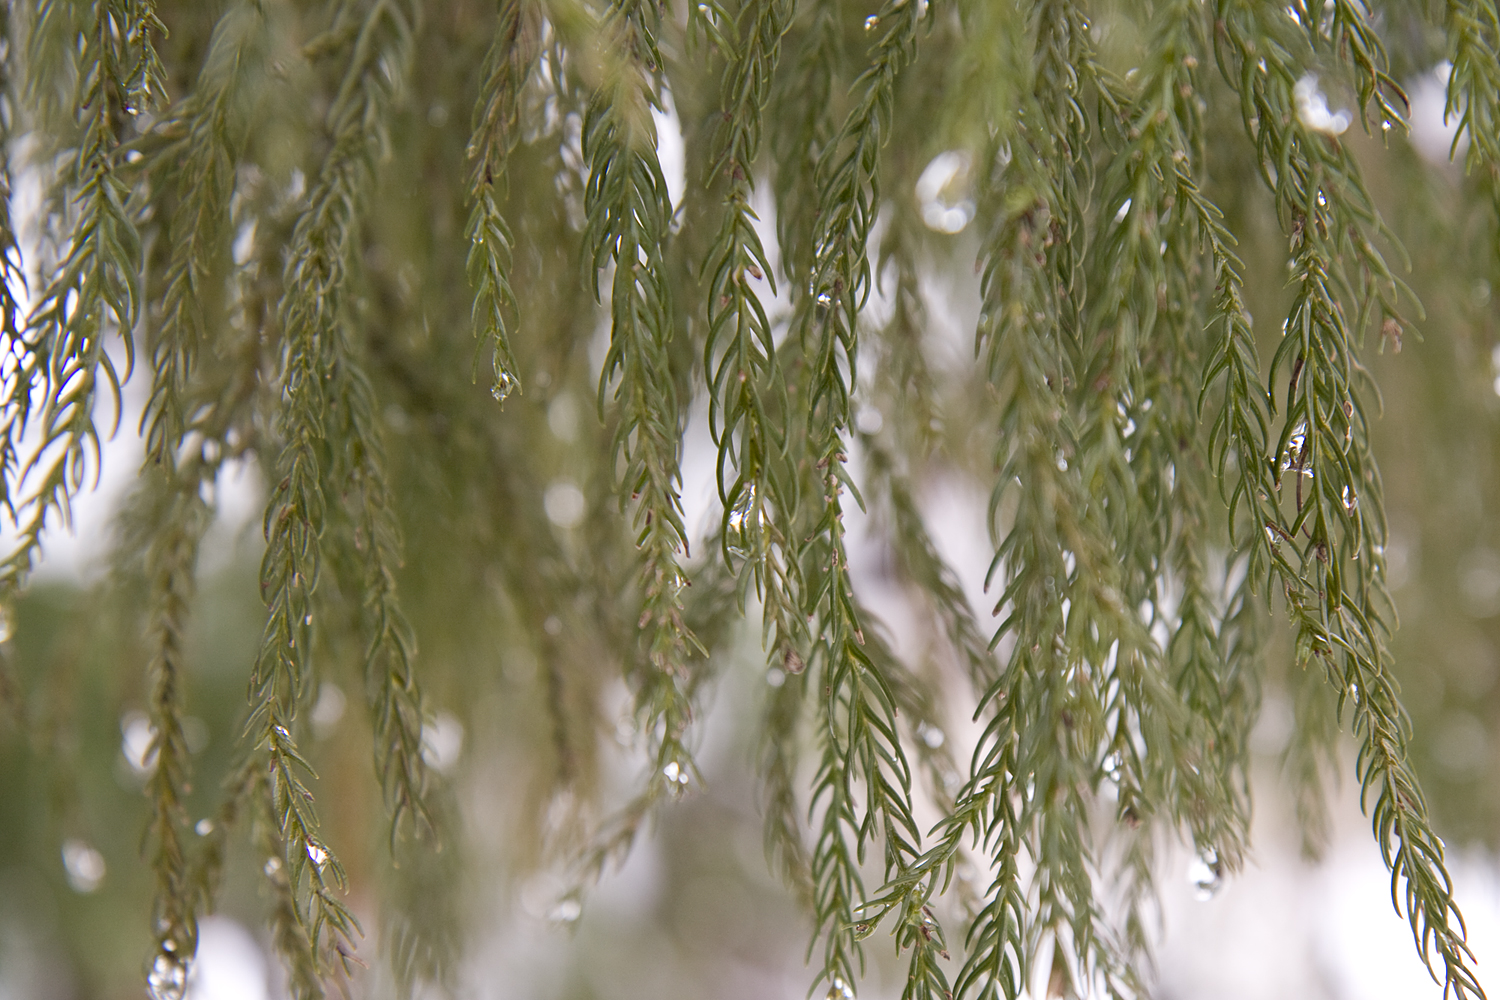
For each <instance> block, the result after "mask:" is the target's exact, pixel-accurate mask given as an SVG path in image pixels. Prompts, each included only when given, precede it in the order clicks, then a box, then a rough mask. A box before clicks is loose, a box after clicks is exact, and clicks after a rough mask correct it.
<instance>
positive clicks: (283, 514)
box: [247, 0, 427, 994]
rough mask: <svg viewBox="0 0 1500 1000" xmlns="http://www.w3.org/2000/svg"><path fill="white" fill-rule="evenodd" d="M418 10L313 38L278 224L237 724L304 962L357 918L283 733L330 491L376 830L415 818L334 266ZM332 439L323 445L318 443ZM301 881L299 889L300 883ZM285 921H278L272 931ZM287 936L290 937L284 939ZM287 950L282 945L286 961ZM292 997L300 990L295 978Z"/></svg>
mask: <svg viewBox="0 0 1500 1000" xmlns="http://www.w3.org/2000/svg"><path fill="white" fill-rule="evenodd" d="M417 16H418V10H417V8H416V7H415V6H414V5H412V4H407V3H400V2H397V0H375V2H373V3H371V4H370V5H369V6H368V7H367V8H366V9H365V11H364V14H363V17H362V18H361V19H360V20H359V21H357V22H355V21H352V20H351V21H347V22H345V21H342V18H344V17H352V15H351V14H350V13H349V12H348V11H346V10H345V9H344V8H340V18H339V19H336V23H335V24H334V26H333V27H332V28H331V29H330V34H329V36H328V39H329V40H328V42H326V43H325V42H323V41H322V40H315V41H314V42H313V43H312V44H310V46H309V49H311V50H314V51H318V50H320V49H321V48H323V47H326V46H329V45H331V46H332V48H333V50H334V51H339V50H343V49H345V48H347V50H348V51H349V53H350V55H349V64H348V68H347V69H346V71H345V73H344V75H343V78H342V82H341V83H340V86H339V91H338V94H337V97H336V98H335V100H334V103H333V105H332V106H331V108H330V110H329V115H328V123H329V127H330V129H331V131H332V134H333V147H332V149H331V151H330V152H329V154H328V156H327V158H326V159H325V161H324V163H323V165H322V169H321V171H320V173H319V175H318V177H317V179H316V180H315V182H314V184H313V187H312V190H311V191H310V192H309V196H308V205H307V208H306V210H305V211H304V212H303V214H302V215H301V217H300V218H299V219H298V222H297V226H296V229H295V231H294V233H293V236H292V251H291V257H290V259H289V260H288V262H287V267H286V278H285V283H286V295H285V299H284V300H283V304H282V308H281V322H282V326H283V327H284V338H283V348H282V383H283V390H282V400H283V404H282V412H281V414H280V418H279V419H280V436H281V438H282V440H283V441H284V444H283V446H282V453H281V457H280V461H279V463H278V473H279V475H280V477H281V478H280V481H279V482H278V483H277V485H276V486H275V487H274V488H273V490H272V494H271V498H270V502H269V504H268V506H267V509H266V516H265V533H266V552H265V556H264V558H263V560H262V563H261V590H262V593H263V595H264V597H265V600H266V603H267V606H268V610H269V614H268V617H267V622H266V627H265V634H264V638H263V641H262V646H261V652H260V656H259V657H258V658H257V660H256V665H255V670H254V673H253V675H252V678H251V688H250V697H251V704H252V714H251V719H250V723H249V726H248V727H247V728H248V731H249V732H251V733H253V734H255V737H256V739H257V741H258V746H259V749H260V751H261V752H262V753H263V754H265V757H266V760H267V763H268V767H269V769H270V772H271V775H272V780H271V782H270V783H269V784H268V786H267V791H268V793H269V794H270V795H271V796H272V813H273V815H274V817H275V820H276V823H277V836H278V839H279V841H280V843H281V847H282V849H283V860H284V864H285V874H286V877H287V879H288V880H289V885H290V890H291V892H292V895H293V899H294V903H295V905H294V907H293V912H294V913H295V914H296V917H297V919H298V921H299V922H301V923H302V925H303V930H302V931H300V932H299V933H305V935H306V937H307V939H308V941H309V942H310V946H311V948H312V950H313V953H314V955H315V956H316V960H317V968H318V970H319V971H320V972H326V971H328V970H329V969H330V968H331V966H330V964H329V963H330V958H332V957H333V956H337V958H338V960H339V961H340V962H341V963H342V964H344V965H345V966H347V964H348V962H349V961H350V960H351V958H352V951H351V950H350V949H351V946H352V937H353V936H354V935H356V934H358V932H359V929H358V924H357V922H356V921H355V920H354V917H353V915H352V914H351V913H350V912H349V910H348V909H347V907H345V905H344V904H343V903H342V901H340V900H339V898H338V896H337V893H338V892H339V891H341V890H342V889H343V887H344V884H345V875H344V871H343V868H342V866H340V864H339V863H338V861H337V859H335V858H334V857H333V856H332V854H331V853H330V850H329V848H328V846H327V845H326V844H325V843H324V842H323V841H322V840H321V838H320V836H319V834H318V821H317V816H316V813H315V812H314V810H313V807H312V796H311V794H310V793H309V792H308V789H307V787H306V784H305V783H304V781H303V778H302V774H301V772H302V771H304V770H309V769H308V765H307V762H306V761H305V760H304V759H303V757H302V755H301V753H300V752H299V750H298V748H297V744H296V740H295V737H294V734H293V728H294V726H295V722H296V718H297V715H298V708H299V704H300V702H301V699H302V696H303V693H304V691H305V690H306V687H307V680H308V677H309V676H310V673H311V671H312V662H311V651H312V650H311V645H312V639H313V621H312V615H313V610H314V604H313V593H314V590H315V588H316V586H317V583H318V577H319V573H320V570H321V568H322V565H321V564H322V562H323V559H324V556H325V553H324V552H323V551H322V548H323V544H324V542H323V539H324V533H325V530H326V528H327V526H328V524H329V523H330V518H331V517H332V516H334V515H333V514H332V512H331V511H330V503H331V502H333V503H336V502H338V499H339V498H340V497H341V496H343V495H344V491H345V490H351V491H352V492H353V494H354V496H355V498H356V502H355V503H354V504H352V505H351V506H352V509H351V510H350V515H351V516H352V517H353V519H354V522H355V525H356V538H359V539H361V541H360V543H359V545H358V548H359V552H358V553H357V555H356V556H355V557H354V558H352V559H351V558H350V556H351V554H349V553H334V554H333V555H334V557H335V558H338V559H340V560H341V561H344V560H347V561H350V562H353V563H354V564H356V565H360V566H362V567H363V568H364V576H365V582H366V585H367V588H366V591H365V595H364V600H365V605H364V607H365V617H366V619H367V625H368V626H369V632H368V636H369V642H370V645H369V649H368V652H367V655H366V663H367V666H366V672H367V675H368V677H367V689H368V690H369V691H370V696H371V708H372V709H373V714H374V719H373V721H374V730H375V734H374V735H375V765H376V770H377V772H378V773H379V774H380V776H381V780H382V785H383V787H384V790H385V792H386V796H387V807H388V809H389V811H390V815H391V826H392V836H393V837H395V836H397V835H398V832H399V827H400V824H401V822H402V819H403V818H404V817H405V816H407V815H412V816H414V817H415V818H416V819H417V821H418V823H419V825H420V824H425V823H426V822H427V814H426V808H425V805H424V796H425V794H426V789H425V785H426V781H427V777H426V764H425V763H424V761H423V759H422V754H421V746H422V743H421V739H422V736H421V721H422V720H421V703H420V695H419V693H418V691H417V689H416V686H415V683H414V680H413V678H412V674H411V662H410V660H411V652H412V650H411V645H410V639H409V636H408V635H407V633H406V625H405V621H404V619H403V618H402V617H401V613H400V610H399V608H398V607H397V606H396V603H395V590H394V571H395V569H396V565H397V564H398V560H399V556H398V554H397V552H396V544H397V543H396V539H397V537H398V536H397V529H396V524H395V519H394V518H395V515H394V512H393V511H392V510H391V509H390V504H389V500H388V498H387V496H386V492H387V487H386V484H385V479H384V472H383V469H382V451H381V447H380V442H379V437H378V429H377V427H376V425H375V421H374V414H373V409H372V405H371V399H370V393H369V388H368V382H367V380H366V378H365V376H364V374H363V372H362V371H361V370H360V367H359V360H358V353H357V342H356V341H355V338H354V332H353V330H352V329H351V322H352V314H351V310H352V308H353V303H352V301H351V293H350V290H349V286H348V282H349V274H350V270H351V268H352V267H353V266H354V265H355V262H356V259H357V258H356V256H355V255H356V250H357V247H358V245H359V218H360V213H361V209H362V206H363V204H364V202H365V200H366V199H367V197H368V195H369V188H370V185H371V183H372V180H373V177H372V175H373V171H374V165H375V159H376V157H377V155H378V154H379V152H380V150H381V147H382V144H383V142H384V141H385V139H384V129H385V120H386V118H387V116H388V115H390V114H391V112H392V111H393V109H394V106H395V102H396V101H397V99H398V96H399V92H400V86H401V80H402V76H403V74H404V73H405V71H406V69H407V67H408V65H409V52H410V46H411V38H412V32H413V31H414V30H415V21H416V18H417ZM334 440H338V441H340V442H342V443H341V444H340V445H339V447H338V448H337V449H332V446H331V442H332V441H334ZM304 885H305V888H304ZM289 933H291V932H288V931H282V932H279V938H280V937H284V936H285V935H286V934H289ZM288 940H290V938H288ZM291 957H292V956H290V955H289V956H288V958H291ZM297 988H298V991H299V993H301V994H306V993H308V992H309V991H311V990H312V986H311V985H310V984H308V983H306V982H301V981H299V982H298V983H297Z"/></svg>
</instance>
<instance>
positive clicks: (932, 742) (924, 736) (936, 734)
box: [917, 722, 947, 750]
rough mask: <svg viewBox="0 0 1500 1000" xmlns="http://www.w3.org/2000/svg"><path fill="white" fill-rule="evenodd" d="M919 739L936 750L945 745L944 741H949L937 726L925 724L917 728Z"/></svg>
mask: <svg viewBox="0 0 1500 1000" xmlns="http://www.w3.org/2000/svg"><path fill="white" fill-rule="evenodd" d="M917 738H918V739H919V740H921V741H922V742H923V743H925V744H927V745H928V746H929V747H931V748H932V749H934V750H936V749H937V748H938V747H940V746H942V745H943V741H944V740H946V739H947V736H946V735H945V734H944V733H943V731H942V730H941V729H939V728H938V727H937V726H929V725H928V724H927V723H925V722H923V723H920V724H918V726H917Z"/></svg>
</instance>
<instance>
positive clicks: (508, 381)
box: [490, 370, 521, 403]
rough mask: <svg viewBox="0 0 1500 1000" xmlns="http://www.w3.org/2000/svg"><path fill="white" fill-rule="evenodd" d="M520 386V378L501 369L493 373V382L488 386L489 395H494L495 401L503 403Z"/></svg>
mask: <svg viewBox="0 0 1500 1000" xmlns="http://www.w3.org/2000/svg"><path fill="white" fill-rule="evenodd" d="M520 387H521V380H520V379H518V378H516V377H515V376H514V375H512V374H511V373H510V372H508V371H504V370H501V371H499V372H497V373H496V375H495V384H494V385H493V386H491V387H490V395H491V396H494V397H495V402H497V403H503V402H505V401H506V400H507V399H509V398H510V396H511V394H512V393H514V392H515V391H516V390H517V389H519V388H520Z"/></svg>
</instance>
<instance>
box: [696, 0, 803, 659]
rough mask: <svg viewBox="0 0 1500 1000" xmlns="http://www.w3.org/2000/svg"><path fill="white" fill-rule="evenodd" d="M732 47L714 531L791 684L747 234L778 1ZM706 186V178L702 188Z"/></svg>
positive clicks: (712, 331)
mask: <svg viewBox="0 0 1500 1000" xmlns="http://www.w3.org/2000/svg"><path fill="white" fill-rule="evenodd" d="M740 16H741V17H742V18H743V19H744V20H745V21H746V24H745V30H744V36H745V37H744V41H743V44H740V43H739V41H738V39H736V38H735V37H734V36H733V35H732V34H731V33H730V31H731V30H732V27H733V24H734V22H733V21H731V20H729V19H728V17H727V16H726V15H723V14H722V13H721V14H720V16H719V17H718V18H717V19H716V20H717V21H719V22H720V23H723V24H724V25H725V26H726V27H725V29H723V30H720V29H718V28H715V29H714V32H715V35H716V38H715V42H716V44H717V45H718V46H719V47H720V48H721V49H723V50H726V51H729V52H732V53H734V54H735V58H734V59H733V60H732V61H731V62H730V63H729V65H728V66H727V67H726V71H725V80H724V85H723V91H724V93H725V95H726V96H727V98H728V99H729V102H730V103H729V104H728V105H727V106H726V107H725V108H724V111H723V125H722V127H721V132H720V135H719V137H718V139H717V143H718V150H717V154H718V155H717V159H716V161H715V162H714V165H713V174H714V175H719V176H722V178H723V179H724V183H725V184H726V187H727V190H726V192H725V195H724V206H725V207H724V218H723V221H722V222H721V223H720V227H719V233H718V236H717V238H716V239H715V241H714V245H713V248H712V249H711V250H710V251H709V256H708V258H707V260H705V261H704V273H705V274H706V275H708V276H709V280H708V288H707V293H708V337H707V341H706V343H705V345H704V356H703V365H704V370H705V371H706V372H707V373H708V381H709V388H710V399H709V433H710V434H711V436H712V437H713V440H714V443H715V445H717V447H718V462H717V473H718V486H719V499H720V502H721V503H722V504H723V508H724V513H723V522H722V524H721V527H720V537H721V550H722V553H723V556H724V559H725V561H726V562H727V563H730V564H736V563H737V564H739V566H740V580H741V584H740V593H741V602H742V604H743V603H745V602H746V601H747V600H748V597H749V593H750V591H751V590H752V589H753V590H754V593H755V597H756V598H757V599H758V601H759V602H760V605H761V614H762V621H763V628H764V632H765V634H766V635H767V636H771V637H772V638H771V643H770V645H771V649H772V655H773V658H774V659H775V660H776V661H777V662H779V663H780V664H781V666H783V667H784V668H785V669H786V670H787V672H789V673H793V674H796V673H800V672H801V671H802V669H803V662H804V655H805V642H806V639H805V636H804V635H803V633H804V632H805V629H804V628H803V626H802V624H801V621H800V618H801V615H800V614H799V612H798V596H797V593H798V581H797V579H796V576H795V574H796V565H795V563H794V562H793V561H792V560H791V558H790V555H791V553H792V552H793V549H794V547H793V546H792V545H791V544H789V539H791V538H793V537H795V530H796V529H795V527H794V526H793V518H794V516H795V514H796V511H797V509H798V494H797V480H796V476H795V474H794V471H793V470H792V469H791V468H790V467H789V466H788V464H787V450H788V442H787V439H786V435H785V433H784V432H783V431H782V430H781V429H780V428H779V427H778V424H780V423H782V422H783V421H784V420H785V419H786V416H787V415H788V414H789V412H790V410H791V401H790V399H789V397H788V395H787V385H786V377H785V373H784V372H783V371H782V369H781V366H780V365H779V364H778V363H777V353H776V342H775V338H774V335H773V332H772V327H771V320H770V318H769V316H768V315H767V313H766V307H765V304H764V303H763V302H762V301H761V296H760V294H759V293H758V289H757V286H756V284H755V283H756V282H765V287H766V289H767V290H768V291H769V293H770V294H771V295H773V296H774V295H775V294H776V275H775V273H774V271H773V269H772V267H771V264H770V262H769V260H768V259H767V257H766V252H765V248H764V247H763V246H762V245H761V240H760V236H759V234H758V233H757V232H756V230H755V222H756V221H757V217H756V214H755V210H754V209H753V208H752V207H751V205H750V200H751V196H752V193H753V182H752V179H753V176H754V171H755V163H756V158H757V156H758V155H759V151H760V144H761V133H762V131H763V121H762V116H763V114H764V111H765V106H766V102H767V101H768V100H769V98H770V90H771V81H772V79H773V77H774V76H775V73H776V67H777V63H778V61H779V59H780V55H781V39H782V35H783V34H784V33H785V31H786V29H787V26H788V22H789V20H790V16H791V4H790V3H789V2H787V0H765V2H752V3H750V4H747V5H746V7H745V9H744V10H743V11H742V12H741V15H740ZM712 179H713V178H710V180H712Z"/></svg>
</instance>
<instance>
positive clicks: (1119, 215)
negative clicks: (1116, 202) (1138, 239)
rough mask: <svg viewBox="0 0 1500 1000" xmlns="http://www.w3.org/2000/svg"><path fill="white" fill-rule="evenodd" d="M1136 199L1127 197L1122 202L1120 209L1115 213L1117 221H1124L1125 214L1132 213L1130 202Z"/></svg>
mask: <svg viewBox="0 0 1500 1000" xmlns="http://www.w3.org/2000/svg"><path fill="white" fill-rule="evenodd" d="M1133 200H1134V199H1131V198H1126V199H1125V200H1124V201H1123V202H1121V203H1120V210H1119V211H1118V212H1116V213H1115V222H1117V223H1118V222H1124V221H1125V216H1127V215H1129V214H1130V204H1131V202H1132V201H1133Z"/></svg>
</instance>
